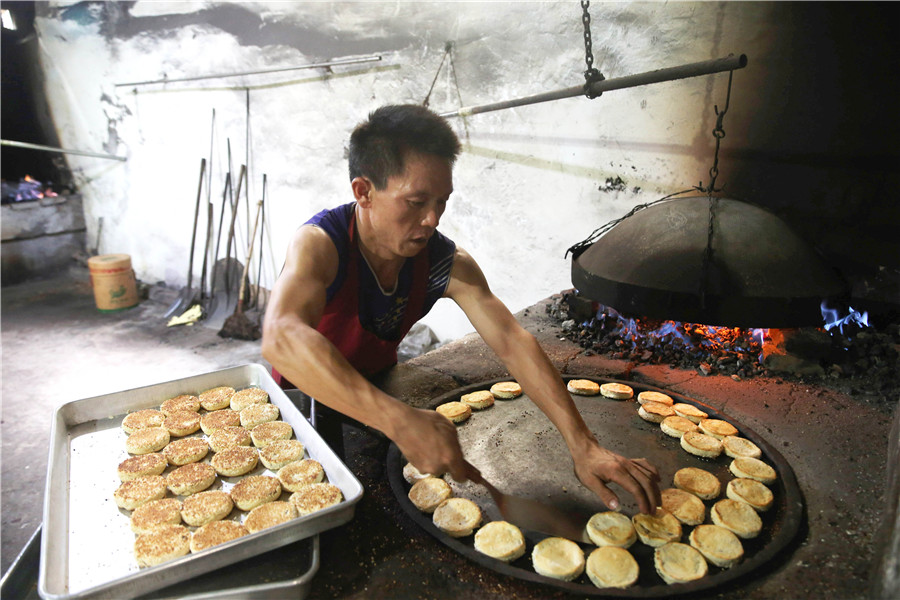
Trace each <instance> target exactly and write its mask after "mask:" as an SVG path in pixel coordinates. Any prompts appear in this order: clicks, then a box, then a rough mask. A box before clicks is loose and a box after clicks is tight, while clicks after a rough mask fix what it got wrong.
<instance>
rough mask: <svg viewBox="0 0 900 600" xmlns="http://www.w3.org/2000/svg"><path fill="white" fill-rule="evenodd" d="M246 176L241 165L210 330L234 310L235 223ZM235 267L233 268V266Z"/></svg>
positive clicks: (235, 284) (209, 325)
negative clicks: (232, 255) (222, 275)
mask: <svg viewBox="0 0 900 600" xmlns="http://www.w3.org/2000/svg"><path fill="white" fill-rule="evenodd" d="M246 175H247V166H246V165H241V171H240V174H239V175H238V181H237V186H235V187H236V193H235V199H234V204H233V205H232V207H231V222H230V224H229V226H228V237H227V238H226V239H227V242H226V244H225V259H224V260H225V266H224V271H225V272H224V280H225V288H224V289H223V290H221V291H219V298H220V299H219V302H218V303H217V304H216V309H215V311H213V312H212V313H211V314H210V315H209V318H208V319H207V323H206V324H207V326H208V327H211V328H216V327H219V326H220V324H222V323H224V322H225V319H226V318H227V317H228V315H230V314H231V313H232V312H234V310H235V306H236V305H237V299H238V289H236V288H239V287H240V285H241V280H240V279H239V273H238V275H235V274H234V273H232V271H233V270H235V269H236V264H237V263H238V261H237V250H236V249H237V245H236V243H235V223H236V222H237V215H238V209H239V207H240V203H241V191H242V188H243V182H244V179H245V178H246ZM232 246H235V260H234V261H232V257H231V248H232ZM233 265H235V266H233ZM223 292H224V294H225V297H224V299H222V293H223Z"/></svg>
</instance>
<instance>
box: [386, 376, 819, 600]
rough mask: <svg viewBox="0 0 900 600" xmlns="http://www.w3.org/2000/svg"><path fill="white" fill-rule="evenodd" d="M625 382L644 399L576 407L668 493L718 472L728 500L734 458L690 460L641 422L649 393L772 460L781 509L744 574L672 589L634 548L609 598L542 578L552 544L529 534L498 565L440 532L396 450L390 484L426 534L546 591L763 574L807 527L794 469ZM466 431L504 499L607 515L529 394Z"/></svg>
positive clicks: (742, 430) (644, 587)
mask: <svg viewBox="0 0 900 600" xmlns="http://www.w3.org/2000/svg"><path fill="white" fill-rule="evenodd" d="M576 378H578V379H590V380H592V381H596V382H597V383H606V382H611V381H614V380H611V379H602V378H596V377H586V376H585V377H572V376H566V377H564V379H565V380H569V379H576ZM498 381H508V379H495V380H491V381H486V382H481V383H477V384H473V385H469V386H466V387H464V388H460V389H457V390H455V391H453V392H450V393H448V394H445V395H443V396H441V397H439V398H436V399H435V400H434V401H433V402H432V403H431V404H430V406H431V407H432V408H434V407H437V406H438V405H439V404H443V403H444V402H449V401H451V400H459V398H460V396H462V395H463V394H467V393H469V392H473V391H476V390H484V389H488V388H489V387H490V386H491V385H492V384H494V383H496V382H498ZM618 383H625V384H626V385H629V386H631V387H632V388H633V389H634V393H635V399H632V400H629V401H617V400H610V399H608V398H604V397H602V396H573V397H572V399H573V401H574V402H575V405H576V407H577V408H578V410H579V412H580V413H581V415H582V417H583V418H584V420H585V422H586V423H587V425H588V427H590V429H591V431H593V432H594V434H595V435H596V436H597V439H598V440H599V441H600V444H601V445H603V446H605V447H606V448H608V449H610V450H612V451H614V452H616V453H618V454H621V455H623V456H628V457H634V458H638V457H644V458H647V459H648V460H649V461H650V462H651V463H653V464H654V465H655V466H656V467H657V469H658V470H659V472H660V476H661V481H660V489H665V488H668V487H674V485H673V483H672V477H673V475H674V474H675V471H677V470H678V469H680V468H682V467H698V468H701V469H704V470H707V471H709V472H711V473H713V474H714V475H715V476H716V477H717V478H718V479H719V481H720V482H721V483H722V493H721V495H720V496H719V497H718V498H716V500H719V499H722V498H725V485H726V484H727V483H728V481H730V480H731V479H733V478H734V476H733V475H732V474H731V472H730V471H729V470H728V465H729V464H730V463H731V460H732V459H731V458H729V457H727V456H725V455H724V454H723V455H722V456H720V457H719V458H717V459H714V460H710V459H704V458H700V457H697V456H694V455H692V454H688V453H687V452H685V451H684V450H683V449H682V448H681V446H680V444H679V441H678V440H677V439H675V438H672V437H669V436H667V435H666V434H665V433H663V432H662V430H660V428H659V425H658V424H656V423H649V422H647V421H644V420H643V419H641V418H640V417H639V416H638V414H637V401H636V397H637V394H638V393H639V392H642V391H645V390H653V391H658V392H664V393H666V394H668V395H670V396H671V397H672V398H673V399H674V400H675V402H684V403H687V404H692V405H694V406H697V407H698V408H700V409H701V410H703V411H705V412H707V413H708V414H709V416H710V417H711V418H717V419H723V420H725V421H728V422H729V423H731V424H733V425H734V426H735V427H737V428H738V431H739V434H740V435H741V436H742V437H745V438H747V439H749V440H752V441H753V442H754V443H755V444H756V445H757V446H759V447H760V449H761V450H762V452H763V457H762V458H763V460H765V461H766V462H767V463H769V464H770V465H772V466H773V467H774V468H775V470H776V472H777V473H778V480H777V481H776V482H775V483H774V484H773V485H772V486H770V488H771V489H772V491H773V492H774V495H775V502H774V505H773V506H772V508H771V509H770V510H769V511H767V512H764V513H761V514H760V516H761V517H762V520H763V530H762V532H761V533H760V535H759V536H758V537H756V538H754V539H750V540H741V543H742V545H743V547H744V558H743V560H742V561H741V562H740V563H739V564H738V565H736V566H735V567H732V568H731V569H721V568H718V567H714V566H712V565H710V566H709V573H708V574H707V576H706V577H703V578H702V579H699V580H696V581H693V582H690V583H683V584H673V585H667V584H666V583H665V582H664V581H663V580H662V578H660V577H659V575H657V573H656V571H655V569H654V566H653V548H650V547H649V546H646V545H645V544H643V543H641V542H640V541H638V542H635V543H634V545H633V546H631V548H629V551H630V552H631V553H632V554H633V555H634V557H635V559H636V560H637V562H638V565H639V566H640V576H639V578H638V581H637V583H636V584H635V585H634V586H632V587H630V588H626V589H612V588H603V589H601V588H597V587H595V586H594V585H593V584H592V583H591V582H590V580H589V579H588V577H587V575H584V574H582V575H581V576H580V577H578V578H577V579H576V580H575V581H572V582H566V581H560V580H558V579H552V578H550V577H544V576H542V575H538V574H537V573H536V572H535V571H534V568H533V567H532V564H531V550H532V548H533V547H534V544H536V543H537V542H539V541H540V540H541V539H543V538H544V537H546V536H545V535H542V534H539V533H536V532H531V531H523V533H524V534H525V539H526V552H525V554H524V555H523V556H522V557H521V558H519V559H517V560H515V561H513V562H512V563H510V564H507V563H504V562H501V561H499V560H495V559H493V558H490V557H488V556H485V555H484V554H481V553H480V552H478V551H477V550H475V548H474V546H473V543H472V537H471V536H469V537H467V538H453V537H450V536H448V535H447V534H445V533H444V532H442V531H441V530H439V529H438V528H437V527H435V526H434V524H433V523H432V520H431V515H429V514H425V513H421V512H419V511H418V510H417V509H416V507H415V506H414V505H413V504H412V502H410V500H409V498H408V497H407V494H408V492H409V488H410V485H409V484H408V483H407V482H406V481H405V480H404V479H403V476H402V473H401V470H402V468H403V465H404V464H405V461H404V460H403V456H402V454H401V453H400V451H399V450H398V449H397V447H396V446H395V445H393V444H391V446H390V447H389V448H388V455H387V471H388V480H389V481H390V484H391V488H392V490H393V492H394V494H395V496H396V497H397V500H398V502H399V503H400V505H401V506H402V507H403V508H404V510H405V512H406V513H407V514H408V515H409V516H410V517H411V518H412V519H413V520H414V521H415V522H416V523H418V524H419V525H420V526H421V527H422V528H423V529H425V530H426V531H428V532H429V533H431V534H432V535H433V536H435V538H437V539H438V540H439V541H440V542H442V543H443V544H445V545H446V546H448V547H450V548H452V549H454V550H455V551H457V552H459V553H460V554H462V555H464V556H466V557H467V558H469V559H470V560H472V561H473V562H475V563H477V564H480V565H482V566H484V567H486V568H489V569H491V570H493V571H496V572H498V573H502V574H504V575H507V576H510V577H514V578H516V579H522V580H526V581H530V582H534V583H541V584H544V585H547V586H549V587H553V588H558V589H562V590H566V591H568V592H574V593H578V594H581V595H588V596H607V597H622V598H664V597H671V596H678V595H683V594H697V593H700V592H705V591H707V590H710V589H713V588H718V587H720V586H724V585H726V584H734V583H736V582H737V581H738V580H739V579H741V578H745V577H752V576H753V575H754V574H757V573H758V571H759V570H760V569H761V568H762V567H764V566H765V565H766V564H767V563H770V561H772V560H773V559H774V558H775V557H776V556H777V555H778V554H779V553H780V552H782V551H783V550H785V548H786V547H787V546H788V545H789V544H790V543H791V542H792V541H793V540H794V539H795V537H796V536H797V533H798V531H799V529H800V526H801V524H802V523H803V521H804V520H805V508H804V503H803V496H802V494H801V492H800V489H799V487H798V485H797V480H796V477H795V475H794V472H793V470H792V469H791V467H790V465H789V464H788V463H787V461H786V460H785V459H784V457H783V456H782V455H781V454H780V453H779V452H778V451H777V450H776V449H775V448H774V447H773V446H772V445H771V444H769V443H767V442H766V441H765V440H764V439H762V437H760V436H759V435H758V434H757V433H755V432H754V431H752V430H751V429H749V428H748V427H745V426H743V425H742V424H740V423H738V422H737V421H735V420H734V419H733V418H731V417H729V416H728V415H725V414H723V413H720V412H717V411H716V410H714V409H713V408H711V407H709V406H706V405H705V404H703V403H701V402H698V401H696V400H694V399H692V398H688V397H685V396H682V395H680V394H677V393H675V392H671V391H668V390H663V389H659V388H656V387H652V386H648V385H643V384H639V383H636V382H630V381H619V382H618ZM457 431H458V433H459V439H460V445H461V446H462V448H463V451H464V452H465V454H466V458H467V459H468V460H469V461H470V462H471V463H472V464H473V465H475V466H476V467H478V469H479V470H480V471H481V472H482V474H483V475H484V477H485V479H487V480H488V481H490V482H491V483H493V484H494V485H496V486H497V487H498V488H500V489H501V490H502V491H503V492H506V493H509V494H513V495H517V496H522V497H526V498H534V499H535V500H540V501H542V502H545V503H547V504H551V505H553V506H556V507H559V508H562V509H564V510H569V511H573V512H577V513H580V514H583V515H585V516H589V515H591V514H593V513H595V512H600V511H604V510H607V508H606V507H605V506H604V505H603V503H602V502H601V501H600V499H599V498H597V497H596V496H595V495H594V494H593V493H592V492H591V491H590V490H588V489H587V488H585V487H584V486H582V485H581V483H580V482H579V481H578V480H577V478H576V477H575V474H574V472H573V470H572V466H571V465H572V460H571V457H570V455H569V453H568V450H567V449H566V446H565V443H564V442H563V440H562V437H561V436H560V435H559V433H558V432H557V431H556V429H555V428H554V427H553V425H552V423H550V420H549V419H547V417H546V416H545V415H544V414H543V413H542V412H541V411H540V409H539V408H538V407H537V406H536V405H535V404H534V403H533V402H532V401H531V399H530V398H528V396H527V395H523V396H520V397H519V398H517V399H515V400H497V401H496V402H495V404H494V406H492V407H491V408H489V409H486V410H483V411H473V413H472V416H471V417H470V418H469V419H468V420H467V421H466V422H464V423H462V424H461V425H459V426H458V428H457ZM445 479H446V480H447V482H448V483H449V484H450V486H451V488H453V495H454V496H462V497H465V498H469V499H471V500H473V501H474V502H475V503H476V504H478V506H479V507H481V509H482V512H483V514H484V522H485V523H486V522H488V521H492V520H500V519H502V516H501V515H500V513H499V511H498V510H497V507H496V506H495V505H494V503H493V501H492V500H491V498H490V496H489V495H488V493H487V491H485V490H484V488H483V487H481V486H478V485H476V484H473V483H471V482H466V483H458V482H456V481H454V480H453V479H452V478H450V477H449V476H448V477H445ZM613 489H614V490H615V492H616V493H617V495H618V496H619V499H620V501H621V508H620V510H621V511H622V512H623V513H624V514H626V515H629V516H631V515H634V514H636V513H637V512H638V509H637V505H636V503H635V502H634V500H633V499H632V498H631V497H630V496H629V494H628V493H627V492H625V491H624V490H623V489H622V488H621V487H618V486H613ZM714 503H715V500H705V501H704V505H705V506H706V509H707V511H706V521H705V522H707V523H709V522H710V520H709V519H710V517H709V509H710V507H711V506H712V505H713V504H714ZM691 529H692V528H691V527H690V526H687V525H684V526H683V533H682V538H681V541H682V542H685V541H686V540H687V537H688V534H689V533H690V531H691ZM580 545H581V547H582V549H583V550H585V554H586V555H587V554H589V553H590V551H591V550H592V549H593V548H594V546H593V545H591V544H583V543H582V544H580Z"/></svg>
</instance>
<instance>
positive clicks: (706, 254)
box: [698, 71, 734, 309]
mask: <svg viewBox="0 0 900 600" xmlns="http://www.w3.org/2000/svg"><path fill="white" fill-rule="evenodd" d="M733 78H734V71H729V72H728V93H727V94H726V96H725V108H723V109H722V110H721V111H719V107H718V106H717V105H714V106H713V107H714V109H715V111H716V127H715V128H714V129H713V132H712V134H713V137H714V138H716V151H715V154H714V155H713V165H712V167H711V168H710V169H709V178H710V179H709V186H708V187H707V188H706V190H705V191H706V196H707V198H708V199H709V223H708V225H707V228H706V248H705V249H704V251H703V264H702V267H701V269H702V270H701V273H700V289H699V290H698V291H699V293H700V308H702V309H705V308H706V292H707V289H708V288H709V266H710V265H711V264H712V260H713V249H712V243H713V234H714V233H715V221H716V211H717V209H718V208H719V198H718V197H715V196H713V192H718V191H721V188H716V178H718V176H719V147H720V146H721V144H722V138H724V137H725V128H724V127H722V122H723V120H724V119H725V113H726V112H728V106H729V105H730V104H731V82H732V79H733Z"/></svg>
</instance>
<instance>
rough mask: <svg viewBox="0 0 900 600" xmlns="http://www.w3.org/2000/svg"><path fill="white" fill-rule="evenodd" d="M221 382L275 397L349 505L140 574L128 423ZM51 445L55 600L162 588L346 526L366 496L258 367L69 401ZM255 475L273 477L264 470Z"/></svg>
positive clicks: (48, 548)
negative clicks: (128, 478)
mask: <svg viewBox="0 0 900 600" xmlns="http://www.w3.org/2000/svg"><path fill="white" fill-rule="evenodd" d="M220 385H227V386H231V387H234V388H235V389H240V388H245V387H248V386H258V387H260V388H262V389H264V390H266V391H267V392H268V393H269V398H270V401H271V402H272V403H273V404H275V405H276V406H278V408H279V410H280V411H281V419H282V420H284V421H286V422H288V423H290V424H291V425H292V426H293V428H294V432H295V435H296V437H297V439H299V440H300V441H301V442H303V444H304V445H305V446H306V453H307V455H308V456H310V457H312V458H315V459H316V460H318V461H319V462H320V463H322V466H323V467H324V469H325V474H326V477H327V480H328V481H329V482H331V483H333V484H335V485H337V486H338V487H339V488H341V491H342V492H343V495H344V501H343V502H341V503H340V504H338V505H337V506H333V507H330V508H327V509H325V510H322V511H318V512H315V513H312V514H310V515H306V516H304V517H300V518H298V519H294V520H292V521H290V522H288V523H283V524H281V525H279V526H277V527H272V528H270V529H266V530H264V531H260V532H257V533H255V534H251V535H248V536H245V537H242V538H239V539H237V540H233V541H231V542H228V543H226V544H222V545H220V546H216V547H214V548H210V549H209V550H206V551H204V552H202V553H199V554H194V555H188V556H183V557H181V558H178V559H175V560H172V561H169V562H167V563H163V564H162V565H158V566H156V567H151V568H144V569H140V568H138V566H137V563H136V561H135V559H134V554H133V549H132V547H133V544H134V534H133V533H132V532H131V530H130V528H129V522H128V516H127V515H128V512H127V511H123V510H120V509H119V508H118V507H117V506H116V504H115V502H114V500H113V496H112V494H113V492H114V491H115V490H116V488H117V487H118V486H119V483H120V482H119V479H118V476H117V474H116V466H117V465H118V463H119V462H121V461H122V460H124V459H125V458H127V457H128V455H127V453H125V451H124V448H125V445H124V444H125V439H126V435H125V433H124V431H123V430H122V428H121V423H122V419H123V417H124V416H125V415H126V414H127V413H129V412H131V411H134V410H138V409H142V408H154V407H158V406H159V405H160V404H161V403H162V401H163V400H165V399H167V398H171V397H173V396H177V395H179V394H198V393H200V392H201V391H203V390H206V389H209V388H212V387H216V386H220ZM50 439H51V444H50V457H49V461H48V464H49V467H48V472H47V485H46V492H45V497H44V520H43V532H42V538H41V563H40V576H39V584H38V591H39V593H40V594H41V596H42V597H43V598H45V599H68V598H113V597H114V598H123V597H135V596H139V595H141V594H145V593H147V592H150V591H153V590H158V589H161V588H163V587H166V586H169V585H171V584H172V583H175V582H178V581H184V580H186V579H189V578H192V577H194V576H196V575H198V574H201V573H207V572H209V571H213V570H215V569H219V568H221V567H223V566H226V565H229V564H232V563H235V562H238V561H241V560H245V559H248V558H251V557H254V556H257V555H259V554H262V553H264V552H267V551H269V550H273V549H275V548H278V547H281V546H284V545H287V544H290V543H291V542H295V541H297V540H300V539H304V538H307V537H310V536H313V535H315V534H317V533H319V532H321V531H324V530H327V529H330V528H333V527H337V526H338V525H342V524H344V523H346V522H347V521H349V520H350V519H352V518H353V513H354V510H355V505H356V502H358V501H359V499H360V498H361V497H362V485H361V484H360V483H359V481H358V480H357V479H356V477H355V476H354V475H353V474H352V473H351V472H350V470H349V469H348V468H347V467H346V465H344V463H343V462H342V461H341V460H340V459H339V458H338V457H337V455H336V454H335V453H334V452H333V451H332V450H331V448H329V447H328V445H327V444H326V443H325V441H324V440H323V439H322V438H321V436H319V434H318V433H317V432H316V431H315V429H313V427H312V426H311V425H310V424H309V422H308V421H307V420H306V419H305V418H304V417H303V415H302V414H301V413H300V411H299V410H298V409H297V408H296V407H295V406H294V404H293V403H292V402H291V401H290V400H289V399H288V397H287V396H286V395H285V394H284V392H283V391H282V390H281V389H280V388H279V387H278V385H277V384H276V383H275V381H274V380H273V379H272V377H271V375H270V374H269V373H268V371H267V370H266V369H265V368H264V367H263V366H262V365H258V364H248V365H242V366H239V367H232V368H229V369H223V370H221V371H216V372H212V373H206V374H202V375H197V376H194V377H187V378H184V379H179V380H175V381H169V382H166V383H160V384H157V385H151V386H145V387H141V388H136V389H133V390H127V391H123V392H116V393H113V394H106V395H103V396H97V397H94V398H87V399H84V400H77V401H75V402H70V403H67V404H64V405H62V406H61V407H59V409H58V410H57V411H56V414H55V416H54V420H53V425H52V429H51V438H50ZM206 460H209V457H207V459H206ZM252 474H268V475H272V474H273V473H271V471H268V470H267V469H265V468H264V467H262V465H260V467H258V468H257V470H256V471H254V472H252ZM228 479H232V478H224V479H220V482H224V483H220V482H217V484H216V485H217V486H218V485H221V486H222V488H223V489H226V490H227V489H229V488H230V487H231V485H232V484H229V483H227V480H228ZM213 489H215V487H214V488H213ZM285 497H286V495H285V496H283V498H282V499H285ZM237 512H238V511H237V510H235V513H233V514H232V518H234V515H235V514H236V513H237Z"/></svg>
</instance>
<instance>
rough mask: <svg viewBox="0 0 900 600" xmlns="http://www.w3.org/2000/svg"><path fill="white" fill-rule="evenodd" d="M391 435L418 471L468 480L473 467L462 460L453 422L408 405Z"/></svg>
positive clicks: (431, 411) (457, 479)
mask: <svg viewBox="0 0 900 600" xmlns="http://www.w3.org/2000/svg"><path fill="white" fill-rule="evenodd" d="M396 425H397V427H396V430H395V431H396V433H395V434H394V435H391V436H390V437H391V439H393V441H394V443H395V444H397V448H399V449H400V452H402V453H403V456H405V457H406V459H407V460H408V461H409V462H411V463H412V464H413V465H414V466H415V467H416V468H417V469H418V470H419V471H420V472H422V473H432V474H434V475H441V474H443V473H449V474H450V476H451V477H453V479H454V480H456V481H460V482H462V481H468V479H469V478H470V477H471V476H472V474H473V473H472V471H473V469H474V467H473V466H472V465H470V464H469V463H468V462H466V459H465V458H464V457H463V453H462V448H460V445H459V437H458V436H457V433H456V425H454V424H453V423H451V422H450V420H449V419H448V418H447V417H445V416H443V415H441V414H440V413H438V412H435V411H433V410H424V409H419V408H409V411H408V412H407V413H405V414H404V419H403V421H402V422H397V423H396Z"/></svg>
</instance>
